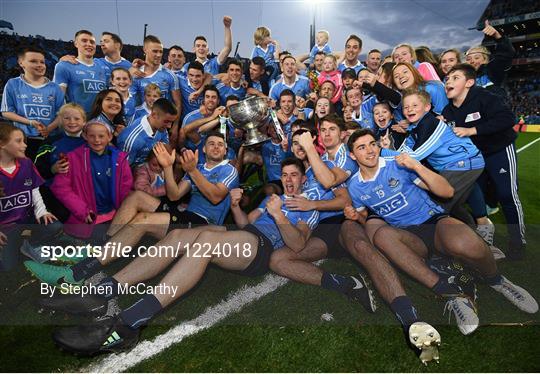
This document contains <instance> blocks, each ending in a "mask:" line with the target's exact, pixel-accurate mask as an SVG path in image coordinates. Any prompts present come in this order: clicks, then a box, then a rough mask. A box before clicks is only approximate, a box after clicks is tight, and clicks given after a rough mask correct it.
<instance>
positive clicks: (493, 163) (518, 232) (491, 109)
mask: <svg viewBox="0 0 540 374" xmlns="http://www.w3.org/2000/svg"><path fill="white" fill-rule="evenodd" d="M475 77H476V73H475V71H474V68H473V67H472V66H471V65H468V64H458V65H456V66H454V67H453V68H452V69H451V70H450V72H449V73H448V79H447V80H446V83H445V88H446V94H447V95H448V98H449V99H450V100H451V103H450V104H448V105H447V106H446V108H444V110H443V113H442V114H443V116H444V118H446V120H447V121H451V122H453V123H454V124H455V127H454V132H455V133H456V135H457V136H459V137H462V138H469V137H470V139H471V140H472V142H473V143H474V144H475V145H476V146H477V147H478V149H479V150H480V151H481V152H482V154H483V156H484V160H485V164H486V165H485V171H484V173H483V174H482V175H481V176H480V178H479V180H478V182H479V184H480V186H482V187H483V188H484V191H485V186H486V184H487V180H488V178H489V179H491V180H492V181H493V182H494V185H495V186H496V194H497V199H498V200H499V202H500V204H501V206H502V209H503V213H504V216H505V218H506V224H507V227H508V234H509V237H510V238H509V245H508V251H507V253H506V257H508V258H509V259H515V260H518V259H522V258H523V255H524V251H525V244H526V241H525V222H524V216H523V208H522V206H521V202H520V199H519V195H518V176H517V161H516V149H515V140H516V133H515V132H514V130H513V126H514V124H515V117H514V114H513V113H512V111H511V110H510V108H509V107H507V106H506V105H505V104H504V102H503V100H502V99H501V98H500V96H498V95H495V94H492V93H491V92H489V91H488V90H487V89H485V88H483V87H479V86H477V85H476V84H475Z"/></svg>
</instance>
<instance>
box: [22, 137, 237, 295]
mask: <svg viewBox="0 0 540 374" xmlns="http://www.w3.org/2000/svg"><path fill="white" fill-rule="evenodd" d="M204 152H205V154H206V160H207V161H206V163H204V164H199V165H197V160H198V155H197V153H198V151H196V152H195V153H193V152H192V151H190V150H187V151H185V152H184V153H183V154H182V156H181V157H180V165H181V166H182V168H183V169H184V171H185V172H186V176H185V177H184V178H183V179H182V180H181V181H180V183H178V184H177V183H176V181H175V178H174V173H173V165H174V162H175V152H174V151H173V153H172V154H169V153H168V152H167V150H166V149H165V147H164V146H163V145H162V144H160V143H158V145H156V147H155V148H154V153H155V154H156V156H157V159H158V162H159V164H160V165H161V166H162V167H163V169H164V176H165V188H166V190H167V195H166V196H163V197H162V198H160V199H158V198H156V197H153V196H151V195H149V194H147V193H146V192H142V191H135V192H132V193H131V194H130V195H129V196H128V197H127V198H126V200H125V201H124V202H123V203H122V205H121V206H120V208H119V209H118V211H117V212H116V215H115V216H114V219H113V221H112V223H111V226H110V227H109V231H108V233H107V238H106V240H105V242H108V243H112V244H114V243H121V245H122V246H131V247H133V246H135V245H136V244H137V243H138V242H139V240H141V238H142V237H143V236H144V235H145V234H149V235H151V236H153V237H155V238H157V239H162V238H163V237H165V235H166V234H167V233H168V232H169V231H170V230H172V229H173V228H175V225H187V226H189V227H191V226H194V225H207V224H217V225H221V224H223V221H224V220H225V217H226V216H227V213H228V212H229V200H230V197H229V191H230V190H231V189H232V188H235V187H237V186H238V173H237V172H236V169H235V168H234V167H233V166H231V165H230V164H229V163H228V161H227V160H224V157H225V153H226V152H227V147H226V145H225V140H224V138H223V135H222V134H221V133H211V134H209V135H208V137H207V138H206V145H205V147H204ZM189 191H191V193H192V195H191V199H190V201H189V205H188V207H187V209H186V210H185V211H180V210H178V205H179V199H180V198H181V197H182V196H184V195H186V194H187V193H188V192H189ZM106 247H107V244H106V243H103V248H106ZM119 255H120V254H119V253H107V252H105V251H104V252H103V256H102V257H101V258H98V257H88V258H85V259H84V260H82V261H81V262H79V263H77V264H75V265H73V266H71V267H68V266H54V265H49V264H38V263H36V262H32V261H27V262H25V266H26V267H27V268H28V269H29V270H30V271H31V272H32V273H33V274H34V275H35V276H36V277H38V278H39V279H40V280H41V281H43V282H46V283H49V284H51V285H59V284H60V283H61V282H68V283H76V284H80V283H82V282H83V281H84V280H85V279H87V278H88V277H90V276H92V275H94V274H95V273H97V272H98V271H99V270H101V267H102V265H107V264H109V263H111V262H112V261H114V260H115V259H117V258H118V256H119Z"/></svg>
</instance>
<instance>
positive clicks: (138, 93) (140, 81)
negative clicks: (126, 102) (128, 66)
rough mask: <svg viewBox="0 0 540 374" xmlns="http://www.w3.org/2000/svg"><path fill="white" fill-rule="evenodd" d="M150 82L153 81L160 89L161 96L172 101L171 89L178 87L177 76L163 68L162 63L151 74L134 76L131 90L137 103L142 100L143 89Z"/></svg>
mask: <svg viewBox="0 0 540 374" xmlns="http://www.w3.org/2000/svg"><path fill="white" fill-rule="evenodd" d="M150 83H154V84H155V85H157V86H158V87H159V89H160V90H161V97H164V98H166V99H167V100H169V101H170V102H171V103H174V100H173V97H172V91H178V90H179V89H180V87H179V85H178V78H176V75H175V74H174V73H172V72H171V71H170V70H168V69H165V68H164V67H163V66H162V65H160V66H159V68H158V69H157V70H156V71H155V72H154V73H153V74H152V75H149V76H147V77H144V78H134V79H133V85H132V86H131V91H132V93H133V94H134V96H135V98H136V101H137V103H138V104H142V103H143V102H144V89H145V88H146V86H148V85H149V84H150Z"/></svg>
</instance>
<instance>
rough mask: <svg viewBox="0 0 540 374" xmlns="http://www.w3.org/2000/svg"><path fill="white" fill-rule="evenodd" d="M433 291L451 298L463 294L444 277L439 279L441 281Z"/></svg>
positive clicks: (432, 288)
mask: <svg viewBox="0 0 540 374" xmlns="http://www.w3.org/2000/svg"><path fill="white" fill-rule="evenodd" d="M431 290H432V291H433V292H435V293H436V294H437V295H439V296H443V297H445V296H450V295H460V294H462V293H463V292H462V291H461V290H460V289H459V288H458V287H457V286H455V285H452V284H450V283H448V280H447V279H445V278H442V277H439V280H438V281H437V283H435V285H434V286H433V287H431Z"/></svg>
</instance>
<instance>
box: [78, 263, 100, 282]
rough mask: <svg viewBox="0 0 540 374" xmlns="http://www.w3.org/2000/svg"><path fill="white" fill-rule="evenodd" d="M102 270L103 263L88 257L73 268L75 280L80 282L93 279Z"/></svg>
mask: <svg viewBox="0 0 540 374" xmlns="http://www.w3.org/2000/svg"><path fill="white" fill-rule="evenodd" d="M100 269H101V262H99V261H98V259H97V258H94V257H87V258H85V259H84V260H82V261H81V262H78V263H76V264H75V265H73V266H72V267H71V271H72V272H73V279H75V280H76V281H80V280H83V279H86V278H89V277H91V276H92V275H94V274H96V273H97V272H98V271H99V270H100Z"/></svg>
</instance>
